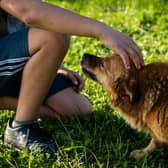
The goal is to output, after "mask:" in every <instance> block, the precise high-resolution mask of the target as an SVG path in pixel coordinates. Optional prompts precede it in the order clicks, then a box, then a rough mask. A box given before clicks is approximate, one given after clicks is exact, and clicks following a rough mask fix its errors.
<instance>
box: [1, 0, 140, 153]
mask: <svg viewBox="0 0 168 168" xmlns="http://www.w3.org/2000/svg"><path fill="white" fill-rule="evenodd" d="M70 35H77V36H86V37H93V38H97V39H98V40H100V41H101V42H102V44H104V45H105V46H106V47H107V48H109V49H111V50H113V51H114V52H116V53H118V54H119V55H120V56H121V58H122V60H123V61H124V64H125V66H126V67H127V68H129V59H132V60H133V62H134V63H135V65H136V67H137V68H140V67H141V66H142V65H143V60H142V58H141V53H140V50H139V48H138V47H137V45H136V44H135V43H134V42H133V41H132V39H131V38H129V37H127V36H125V35H124V34H122V33H120V32H119V31H117V30H115V29H113V28H111V27H109V26H108V25H106V24H104V23H101V22H99V21H96V20H94V19H91V18H87V17H84V16H81V15H78V14H76V13H73V12H71V11H68V10H65V9H62V8H60V7H57V6H53V5H50V4H47V3H45V2H42V1H41V0H0V107H1V108H3V109H13V110H16V116H15V117H14V119H12V120H9V122H8V125H7V128H6V130H5V135H4V142H5V144H7V145H8V146H14V147H15V148H17V149H19V150H21V149H23V148H25V147H26V148H27V149H28V150H30V151H31V150H35V149H37V148H41V149H42V151H43V152H44V153H55V152H56V150H57V149H56V145H55V143H54V140H53V139H52V137H51V136H49V135H48V133H47V132H46V131H44V130H43V129H42V128H40V127H39V126H38V123H37V118H38V117H40V116H44V115H47V116H51V117H64V116H76V115H86V114H89V113H91V112H92V107H91V104H90V102H89V101H88V100H87V99H86V98H85V97H84V96H82V95H81V94H80V91H81V90H82V88H83V86H84V81H83V79H82V78H81V77H80V76H79V75H78V74H77V73H75V72H73V71H70V70H68V69H66V68H59V67H60V65H61V63H62V60H63V59H64V57H65V55H66V53H67V50H68V48H69V36H70Z"/></svg>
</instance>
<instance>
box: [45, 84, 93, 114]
mask: <svg viewBox="0 0 168 168" xmlns="http://www.w3.org/2000/svg"><path fill="white" fill-rule="evenodd" d="M45 104H46V105H47V106H48V107H49V108H51V109H52V110H53V111H55V113H56V114H57V115H58V116H60V117H71V116H72V117H73V116H80V115H87V114H90V113H91V112H92V105H91V103H90V102H89V100H88V99H87V98H86V97H85V96H83V95H82V94H80V93H77V92H76V91H74V90H73V88H72V87H68V88H66V89H64V90H62V91H60V92H58V93H56V94H54V95H52V96H50V97H48V98H47V99H46V101H45Z"/></svg>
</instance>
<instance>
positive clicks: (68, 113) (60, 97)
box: [0, 88, 92, 118]
mask: <svg viewBox="0 0 168 168" xmlns="http://www.w3.org/2000/svg"><path fill="white" fill-rule="evenodd" d="M17 104H18V99H17V98H12V97H1V98H0V108H2V109H11V110H16V108H17ZM91 112H92V106H91V104H90V102H89V101H88V100H87V99H86V98H85V97H84V96H83V95H81V94H78V93H76V92H75V91H74V90H73V89H72V88H67V89H65V90H62V91H60V92H58V93H56V94H55V95H53V96H51V97H49V98H48V99H47V100H46V101H45V103H44V104H43V105H41V106H40V108H39V110H38V113H37V115H38V117H46V116H47V117H51V118H64V117H72V116H78V115H87V114H90V113H91Z"/></svg>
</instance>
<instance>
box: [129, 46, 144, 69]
mask: <svg viewBox="0 0 168 168" xmlns="http://www.w3.org/2000/svg"><path fill="white" fill-rule="evenodd" d="M127 53H129V57H130V59H131V60H132V61H133V63H134V65H135V67H136V68H137V69H140V68H141V67H142V66H143V63H142V58H141V56H140V55H139V53H137V52H136V51H135V50H132V49H127Z"/></svg>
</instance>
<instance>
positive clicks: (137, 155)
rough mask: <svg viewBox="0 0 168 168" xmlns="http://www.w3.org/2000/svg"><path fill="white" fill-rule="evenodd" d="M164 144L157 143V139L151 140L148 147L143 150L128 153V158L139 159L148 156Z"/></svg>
mask: <svg viewBox="0 0 168 168" xmlns="http://www.w3.org/2000/svg"><path fill="white" fill-rule="evenodd" d="M163 145H164V143H162V142H160V141H158V140H157V139H154V138H152V139H151V141H150V143H149V144H148V146H147V147H146V148H144V149H139V150H133V151H132V152H131V153H130V157H132V158H135V159H140V158H142V157H144V156H145V155H148V154H150V153H152V152H153V151H154V150H156V149H157V148H159V147H161V146H163Z"/></svg>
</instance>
